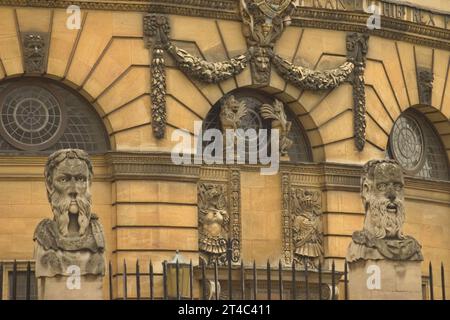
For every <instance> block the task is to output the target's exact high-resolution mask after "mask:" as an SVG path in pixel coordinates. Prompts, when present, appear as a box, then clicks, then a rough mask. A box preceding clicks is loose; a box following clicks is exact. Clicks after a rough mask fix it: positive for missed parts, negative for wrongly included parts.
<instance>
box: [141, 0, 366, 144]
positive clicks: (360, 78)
mask: <svg viewBox="0 0 450 320" xmlns="http://www.w3.org/2000/svg"><path fill="white" fill-rule="evenodd" d="M294 2H295V1H293V0H279V1H273V0H240V14H241V17H242V20H243V34H244V36H245V38H246V40H247V44H248V50H247V51H246V52H244V53H243V54H241V55H238V56H236V57H234V58H231V59H229V60H227V61H221V62H209V61H206V60H204V59H202V58H199V57H196V56H194V55H192V54H190V53H188V52H187V51H186V50H183V49H180V48H178V47H177V46H176V45H174V44H173V43H172V42H171V41H170V39H169V33H170V27H169V22H168V19H167V17H165V16H163V15H157V14H148V15H146V16H145V17H144V35H145V39H146V43H147V44H148V46H149V48H150V49H151V50H152V52H153V61H152V65H151V72H152V93H151V99H152V118H153V119H152V120H153V121H152V125H153V133H154V135H155V137H157V138H163V137H164V131H165V124H166V101H165V94H166V84H165V72H164V58H163V51H164V50H165V51H166V52H167V53H169V54H170V55H171V56H172V57H173V58H174V61H175V62H176V64H177V66H178V68H180V70H182V71H183V72H184V73H185V74H186V75H188V76H189V77H191V78H195V79H196V80H199V81H202V82H206V83H219V82H221V81H224V80H226V79H229V78H231V77H234V76H235V75H237V74H239V73H241V72H242V71H243V70H245V69H246V68H247V67H248V66H249V65H250V68H251V71H252V78H253V81H254V83H255V84H256V85H260V86H267V85H268V84H269V81H270V72H271V66H272V65H273V66H274V68H275V70H276V71H277V72H278V73H279V74H280V76H281V77H283V79H285V80H286V81H287V82H289V83H292V84H293V85H294V86H296V87H298V88H302V89H307V90H329V89H333V88H335V87H337V86H339V85H340V84H342V83H344V82H346V81H348V82H351V83H352V85H353V91H354V94H353V96H354V112H355V125H354V128H355V144H356V146H357V148H358V150H362V149H363V148H364V143H365V88H364V69H365V55H366V53H367V41H368V36H367V35H361V34H357V33H352V34H349V36H348V37H347V50H348V54H347V61H346V62H344V63H343V64H342V65H341V66H339V67H338V68H336V69H332V70H326V71H317V70H310V69H308V68H305V67H302V66H297V65H295V64H293V63H291V62H289V61H287V60H286V59H284V58H283V57H281V56H279V55H277V54H276V53H275V52H274V45H275V43H276V41H277V40H278V39H279V38H280V36H281V34H282V33H283V31H284V29H285V28H286V27H287V26H289V25H290V21H291V18H290V16H291V15H292V13H293V12H294V10H295V7H296V5H295V4H294Z"/></svg>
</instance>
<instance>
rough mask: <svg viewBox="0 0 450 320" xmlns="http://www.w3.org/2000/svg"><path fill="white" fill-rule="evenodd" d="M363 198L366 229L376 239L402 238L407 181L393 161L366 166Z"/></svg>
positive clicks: (376, 161)
mask: <svg viewBox="0 0 450 320" xmlns="http://www.w3.org/2000/svg"><path fill="white" fill-rule="evenodd" d="M363 170H364V173H363V176H362V179H361V196H362V200H363V204H364V209H365V211H366V220H365V225H364V227H365V229H366V230H368V231H370V232H371V233H372V234H374V235H375V236H376V237H377V238H384V237H391V238H395V237H399V238H401V237H402V235H401V229H402V226H403V223H404V218H405V217H404V208H403V202H404V178H403V171H402V169H401V167H400V165H399V164H398V163H397V162H396V161H394V160H372V161H369V162H368V163H367V164H366V165H365V166H364V169H363Z"/></svg>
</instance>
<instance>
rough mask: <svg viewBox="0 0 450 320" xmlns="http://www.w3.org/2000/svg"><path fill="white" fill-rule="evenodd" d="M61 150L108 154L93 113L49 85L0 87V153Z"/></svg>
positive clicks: (75, 96)
mask: <svg viewBox="0 0 450 320" xmlns="http://www.w3.org/2000/svg"><path fill="white" fill-rule="evenodd" d="M63 148H78V149H83V150H86V151H87V152H89V153H93V154H95V153H104V152H106V151H107V150H109V148H110V146H109V139H108V135H107V132H106V130H105V128H104V126H103V123H102V121H101V119H100V118H99V116H98V115H97V113H96V112H95V110H94V109H93V108H92V107H91V106H90V105H89V104H88V103H87V102H86V101H85V100H84V99H83V98H82V97H80V96H79V95H78V94H76V93H74V92H72V91H71V90H69V89H66V88H64V87H62V86H60V85H59V84H56V83H54V82H52V81H37V80H18V81H10V82H6V83H3V84H2V85H0V152H2V153H11V152H15V153H17V152H24V153H44V154H45V153H51V152H53V151H55V150H58V149H63Z"/></svg>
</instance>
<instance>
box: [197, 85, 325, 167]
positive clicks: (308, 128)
mask: <svg viewBox="0 0 450 320" xmlns="http://www.w3.org/2000/svg"><path fill="white" fill-rule="evenodd" d="M294 90H296V91H298V92H300V90H298V89H296V88H294ZM245 91H248V92H252V91H253V92H255V93H256V94H258V93H260V94H262V95H265V96H267V97H273V98H275V99H278V100H279V101H281V102H283V104H284V105H285V106H287V107H288V108H289V110H288V112H289V113H290V114H291V115H292V117H295V121H296V122H297V124H298V125H299V126H300V129H301V130H302V132H303V134H304V135H305V140H306V144H307V145H308V148H309V151H308V152H309V153H310V160H309V161H311V162H323V161H324V160H325V152H324V148H323V143H322V138H321V134H320V132H319V130H318V128H317V125H316V124H315V122H314V119H313V118H312V117H311V116H310V115H309V113H308V112H307V111H306V109H305V108H304V106H302V104H301V103H300V102H299V101H298V99H296V98H295V97H294V95H293V94H292V88H291V92H288V91H289V90H285V88H284V87H279V88H277V87H270V86H267V87H260V88H255V87H254V86H244V87H238V88H235V89H232V90H228V91H227V92H226V93H225V95H224V96H226V95H229V94H233V92H245ZM297 95H298V94H297ZM222 98H223V97H222ZM222 98H221V99H222ZM221 99H219V100H217V101H216V102H215V103H214V104H213V107H211V109H209V110H208V112H207V113H206V114H204V115H202V117H203V119H204V120H206V119H207V117H208V115H209V114H210V113H211V111H212V110H213V108H214V107H215V106H216V105H217V104H218V103H219V102H220V100H221Z"/></svg>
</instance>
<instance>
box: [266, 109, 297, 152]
mask: <svg viewBox="0 0 450 320" xmlns="http://www.w3.org/2000/svg"><path fill="white" fill-rule="evenodd" d="M260 113H261V116H262V117H263V119H271V120H272V129H277V130H279V132H280V154H281V156H282V157H287V156H288V151H289V148H290V147H291V146H292V144H293V141H292V140H291V139H289V138H288V136H289V133H290V132H291V126H292V122H290V121H288V120H287V116H286V112H285V111H284V105H283V103H282V102H281V101H279V100H275V102H274V103H273V105H271V104H263V105H262V106H261V109H260Z"/></svg>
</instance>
